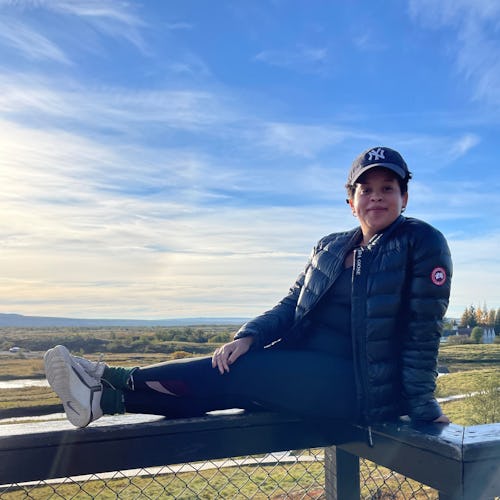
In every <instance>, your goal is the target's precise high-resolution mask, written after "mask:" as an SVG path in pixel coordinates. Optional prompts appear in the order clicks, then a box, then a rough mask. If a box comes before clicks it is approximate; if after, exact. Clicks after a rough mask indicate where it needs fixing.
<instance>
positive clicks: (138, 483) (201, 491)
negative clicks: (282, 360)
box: [0, 448, 438, 500]
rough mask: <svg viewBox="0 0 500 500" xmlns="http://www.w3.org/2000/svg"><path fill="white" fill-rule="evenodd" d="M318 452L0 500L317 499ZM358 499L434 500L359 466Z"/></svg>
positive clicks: (7, 491) (420, 488)
mask: <svg viewBox="0 0 500 500" xmlns="http://www.w3.org/2000/svg"><path fill="white" fill-rule="evenodd" d="M324 485H325V470H324V450H323V449H322V448H317V449H307V450H296V451H289V452H279V453H268V454H265V455H252V456H246V457H238V458H228V459H224V460H217V461H205V462H192V463H185V464H180V465H170V466H164V467H154V468H147V469H134V470H127V471H118V472H109V473H102V474H92V475H88V476H78V477H71V478H63V479H54V480H47V481H36V482H32V483H23V484H10V485H3V486H0V499H2V500H20V499H30V498H32V499H40V500H42V499H43V500H47V499H64V500H67V499H93V498H98V499H111V498H115V499H116V498H120V499H193V500H194V499H219V498H227V499H273V500H278V499H293V500H295V499H321V498H325V491H324ZM360 487H361V498H362V499H370V500H400V499H418V500H420V499H432V500H435V499H438V493H437V492H436V491H435V490H433V489H431V488H430V487H428V486H425V485H422V484H420V483H417V482H415V481H413V480H410V479H408V478H406V477H404V476H401V475H400V474H397V473H395V472H393V471H391V470H388V469H386V468H384V467H381V466H378V465H376V464H374V463H373V462H370V461H367V460H360Z"/></svg>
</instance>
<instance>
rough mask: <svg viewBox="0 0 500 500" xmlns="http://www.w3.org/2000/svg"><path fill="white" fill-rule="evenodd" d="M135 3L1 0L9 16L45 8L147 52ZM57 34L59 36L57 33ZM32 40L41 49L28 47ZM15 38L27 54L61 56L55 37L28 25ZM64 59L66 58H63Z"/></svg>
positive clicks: (103, 0) (78, 0)
mask: <svg viewBox="0 0 500 500" xmlns="http://www.w3.org/2000/svg"><path fill="white" fill-rule="evenodd" d="M132 5H133V4H130V3H124V2H114V1H113V0H17V1H16V2H12V1H8V0H6V1H3V2H0V8H1V9H3V10H4V13H5V14H7V15H8V18H6V19H9V18H10V19H12V18H14V16H15V15H18V14H22V13H26V12H30V13H31V12H36V11H38V10H42V11H46V12H49V13H54V14H56V15H58V16H66V17H67V18H68V19H69V20H70V21H74V22H83V23H86V24H88V25H91V26H92V28H93V29H94V30H95V31H96V32H97V33H100V34H101V35H104V36H111V37H113V38H116V39H125V40H127V41H128V42H129V43H131V44H132V45H134V46H135V47H136V48H138V49H139V50H141V51H142V52H143V53H147V52H148V48H147V45H146V43H145V42H144V39H143V37H142V35H141V31H140V30H141V29H143V28H145V27H146V25H145V23H144V21H142V20H141V19H140V18H139V17H138V16H137V15H135V14H134V12H133V8H132ZM11 22H12V21H11V20H8V21H5V23H6V24H10V23H11ZM9 31H10V30H9ZM80 34H81V32H80ZM54 36H55V37H57V34H54ZM30 40H32V41H33V42H36V43H38V44H41V47H40V49H39V50H38V52H37V51H36V47H33V48H32V49H31V51H29V47H28V45H27V43H28V42H29V41H30ZM13 41H14V42H15V44H16V46H17V48H22V49H23V51H24V53H25V54H33V53H34V54H37V53H44V54H45V55H46V56H48V55H51V56H52V58H54V57H55V56H58V57H59V60H61V55H62V54H63V51H62V49H61V48H58V47H56V43H55V42H54V41H53V40H52V41H49V40H48V38H45V37H44V36H43V35H41V34H36V33H34V32H33V31H31V30H29V29H28V28H27V27H25V26H23V28H22V30H20V31H19V32H18V33H17V35H16V36H15V38H13ZM73 41H75V40H73ZM76 41H80V43H81V47H83V48H84V47H85V40H79V39H78V38H77V39H76ZM62 61H63V62H66V61H65V60H64V59H62Z"/></svg>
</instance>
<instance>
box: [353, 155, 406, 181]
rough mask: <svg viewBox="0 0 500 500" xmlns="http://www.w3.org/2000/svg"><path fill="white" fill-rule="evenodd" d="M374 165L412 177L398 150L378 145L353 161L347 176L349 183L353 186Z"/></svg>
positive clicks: (403, 177) (402, 175)
mask: <svg viewBox="0 0 500 500" xmlns="http://www.w3.org/2000/svg"><path fill="white" fill-rule="evenodd" d="M373 167H385V168H388V169H389V170H392V171H393V172H395V173H396V174H397V175H399V177H401V178H402V179H406V178H410V175H411V174H410V171H409V170H408V165H406V162H405V161H404V160H403V157H402V156H401V155H400V154H399V153H398V152H397V151H396V150H394V149H391V148H386V147H384V146H377V147H375V148H370V149H367V150H366V151H364V152H363V153H361V154H360V155H359V156H358V157H357V158H356V159H355V160H354V161H353V163H352V165H351V170H350V171H349V176H348V177H347V185H348V186H353V185H354V184H355V183H356V181H357V180H358V179H359V177H360V176H361V175H363V174H364V173H365V172H366V171H367V170H370V168H373Z"/></svg>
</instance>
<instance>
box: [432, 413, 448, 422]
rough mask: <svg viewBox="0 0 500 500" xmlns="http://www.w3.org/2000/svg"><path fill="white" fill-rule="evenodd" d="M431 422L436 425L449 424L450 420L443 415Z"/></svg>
mask: <svg viewBox="0 0 500 500" xmlns="http://www.w3.org/2000/svg"><path fill="white" fill-rule="evenodd" d="M433 422H436V423H438V424H450V423H451V420H450V419H449V418H448V417H447V416H446V415H445V414H444V413H443V414H442V415H441V416H439V417H438V418H436V419H435V420H433Z"/></svg>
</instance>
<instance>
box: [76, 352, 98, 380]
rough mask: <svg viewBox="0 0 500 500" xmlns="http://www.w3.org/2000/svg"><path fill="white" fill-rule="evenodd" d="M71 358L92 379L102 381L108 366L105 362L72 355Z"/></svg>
mask: <svg viewBox="0 0 500 500" xmlns="http://www.w3.org/2000/svg"><path fill="white" fill-rule="evenodd" d="M70 356H71V359H72V360H73V361H76V362H77V363H78V364H79V365H80V366H81V367H82V368H83V369H84V370H85V371H86V372H87V373H88V374H89V375H90V376H91V377H93V378H95V379H96V380H101V379H102V374H103V373H104V369H105V368H106V366H107V365H106V363H104V361H90V359H86V358H81V357H80V356H74V355H73V354H70Z"/></svg>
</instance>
